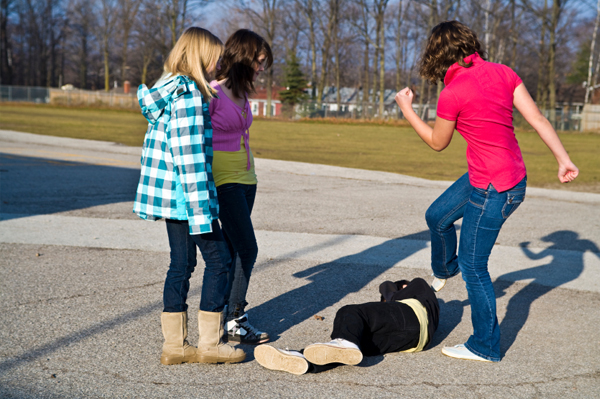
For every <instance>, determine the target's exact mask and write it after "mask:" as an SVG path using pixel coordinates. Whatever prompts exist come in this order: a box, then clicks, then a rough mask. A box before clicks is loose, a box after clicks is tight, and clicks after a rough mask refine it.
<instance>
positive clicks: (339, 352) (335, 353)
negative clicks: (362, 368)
mask: <svg viewBox="0 0 600 399" xmlns="http://www.w3.org/2000/svg"><path fill="white" fill-rule="evenodd" d="M304 356H305V357H306V360H308V361H309V362H311V363H314V364H319V365H323V364H329V363H342V364H347V365H349V366H355V365H357V364H358V363H360V362H362V359H363V354H362V352H361V351H360V350H359V349H354V348H344V347H340V346H334V345H328V344H312V345H308V346H307V347H306V348H304Z"/></svg>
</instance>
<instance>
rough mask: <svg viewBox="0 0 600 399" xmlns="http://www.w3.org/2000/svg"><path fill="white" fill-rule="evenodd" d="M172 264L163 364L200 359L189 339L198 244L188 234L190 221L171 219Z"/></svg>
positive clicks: (166, 289) (166, 292)
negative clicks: (190, 296) (189, 309)
mask: <svg viewBox="0 0 600 399" xmlns="http://www.w3.org/2000/svg"><path fill="white" fill-rule="evenodd" d="M166 225H167V234H168V236H169V245H170V248H171V264H170V265H169V271H168V272H167V277H166V279H165V287H164V291H163V305H164V309H163V313H162V314H161V317H160V321H161V326H162V333H163V337H164V339H165V341H164V343H163V352H162V355H161V357H160V362H161V363H162V364H180V363H184V362H190V363H194V362H196V361H197V360H196V354H197V353H196V348H195V347H193V346H191V345H190V344H189V343H188V342H187V304H186V300H187V295H188V291H189V289H190V277H191V276H192V272H193V271H194V268H195V266H196V245H195V244H194V242H193V240H191V239H190V235H189V234H188V229H189V226H188V223H187V222H186V221H178V220H167V221H166Z"/></svg>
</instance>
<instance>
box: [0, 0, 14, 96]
mask: <svg viewBox="0 0 600 399" xmlns="http://www.w3.org/2000/svg"><path fill="white" fill-rule="evenodd" d="M12 3H13V0H1V1H0V84H11V83H12V76H13V68H12V49H11V42H10V40H9V38H8V19H9V16H10V14H11V12H12V7H11V6H12Z"/></svg>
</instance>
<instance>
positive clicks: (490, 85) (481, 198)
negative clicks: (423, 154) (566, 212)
mask: <svg viewBox="0 0 600 399" xmlns="http://www.w3.org/2000/svg"><path fill="white" fill-rule="evenodd" d="M419 72H420V74H421V76H423V77H424V78H426V79H428V80H429V81H431V82H432V83H437V82H438V81H439V80H442V79H443V80H444V84H445V85H446V87H445V88H444V89H443V90H442V92H441V94H440V98H439V100H438V108H437V118H436V121H435V124H434V126H433V128H431V127H430V126H429V125H427V124H426V123H425V122H423V121H422V120H421V119H420V118H419V116H418V115H417V114H416V113H415V112H414V111H413V109H412V100H413V93H412V91H411V90H410V89H409V88H405V89H403V90H401V91H400V92H398V94H396V102H397V103H398V105H399V106H400V109H401V110H402V113H403V114H404V117H405V118H406V119H407V120H408V122H409V123H410V124H411V125H412V127H413V128H414V129H415V131H416V132H417V134H418V135H419V136H420V137H421V139H422V140H423V141H424V142H425V143H426V144H427V145H429V146H430V147H431V148H433V149H434V150H436V151H442V150H443V149H444V148H446V147H447V146H448V144H450V140H451V139H452V134H453V133H454V129H456V130H457V131H458V132H459V133H460V134H461V135H462V136H463V137H464V138H465V140H466V141H467V162H468V173H466V174H465V175H463V176H462V177H461V178H459V179H458V180H457V181H456V182H455V183H454V184H453V185H452V186H451V187H450V188H448V189H447V190H446V191H445V192H444V193H443V194H442V195H441V196H440V197H439V198H438V199H436V200H435V201H434V203H433V204H432V205H431V206H430V207H429V209H428V210H427V212H426V214H425V218H426V220H427V225H428V226H429V230H430V232H431V267H432V269H433V275H434V277H435V278H434V280H433V283H432V288H433V289H434V290H435V291H439V290H440V289H442V287H443V286H444V284H445V283H446V279H448V278H450V277H453V276H455V275H456V274H458V273H459V272H460V273H462V277H463V280H464V281H465V283H466V288H467V293H468V295H469V301H470V303H471V321H472V323H473V334H472V335H471V336H470V337H469V339H468V340H467V342H466V343H465V344H461V345H456V346H454V347H445V348H443V349H442V353H443V354H445V355H447V356H450V357H454V358H459V359H469V360H480V361H492V362H498V361H500V359H501V354H500V327H499V325H498V319H497V317H496V296H495V294H494V287H493V286H492V280H491V278H490V274H489V272H488V259H489V256H490V253H491V251H492V248H493V246H494V243H495V242H496V238H497V237H498V233H499V232H500V228H501V227H502V225H503V224H504V221H505V220H506V219H507V218H508V217H509V216H510V215H511V214H512V213H513V212H514V211H515V210H516V209H517V208H518V206H519V205H520V204H521V202H523V200H524V199H525V188H526V185H527V172H526V170H525V164H524V163H523V157H522V156H521V150H520V149H519V145H518V143H517V139H516V137H515V134H514V128H513V123H512V122H513V120H512V111H513V106H514V107H515V108H516V109H517V110H518V111H519V112H520V113H521V115H523V117H524V118H525V119H526V120H527V122H529V123H530V124H531V126H532V127H533V128H534V129H535V131H536V132H537V133H538V134H539V136H540V137H541V139H542V140H543V141H544V143H545V144H546V145H547V146H548V148H549V149H550V151H552V154H553V155H554V157H555V158H556V161H557V162H558V179H559V180H560V182H561V183H568V182H570V181H572V180H574V179H575V178H576V177H577V175H578V173H579V170H578V169H577V167H576V166H575V165H574V164H573V163H572V162H571V159H570V158H569V156H568V155H567V152H566V151H565V148H564V147H563V145H562V143H561V142H560V139H559V138H558V135H557V134H556V132H555V131H554V129H553V128H552V125H551V124H550V123H549V122H548V120H547V119H546V118H545V117H544V116H543V115H542V114H541V113H540V111H539V109H538V108H537V106H536V104H535V103H534V102H533V99H532V98H531V96H530V95H529V93H528V92H527V89H526V88H525V86H524V85H523V82H522V81H521V79H520V78H519V77H518V76H517V74H516V73H515V72H514V71H513V70H512V69H510V68H509V67H507V66H505V65H500V64H494V63H491V62H487V61H485V59H484V52H483V51H482V50H481V45H480V43H479V40H478V39H477V36H476V35H475V33H474V32H473V31H471V30H470V29H469V28H468V27H467V26H465V25H463V24H461V23H460V22H457V21H447V22H442V23H441V24H439V25H437V26H436V27H434V28H433V29H432V31H431V36H430V37H429V39H428V42H427V47H426V49H425V53H424V55H423V58H422V61H421V65H420V71H419ZM460 218H462V219H463V222H462V227H461V232H460V245H459V248H460V249H459V251H458V255H457V237H456V230H455V228H454V222H455V221H457V220H458V219H460Z"/></svg>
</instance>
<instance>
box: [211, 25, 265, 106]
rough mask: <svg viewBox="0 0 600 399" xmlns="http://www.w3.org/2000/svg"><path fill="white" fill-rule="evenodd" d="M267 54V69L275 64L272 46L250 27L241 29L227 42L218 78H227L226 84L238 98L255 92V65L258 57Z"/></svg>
mask: <svg viewBox="0 0 600 399" xmlns="http://www.w3.org/2000/svg"><path fill="white" fill-rule="evenodd" d="M261 55H264V56H265V69H267V68H269V67H270V66H271V65H273V54H272V53H271V46H269V43H267V41H266V40H265V39H263V38H262V36H260V35H259V34H257V33H255V32H252V31H251V30H249V29H240V30H238V31H236V32H235V33H234V34H233V35H231V36H230V37H229V39H227V42H225V52H224V53H223V57H222V58H221V69H220V70H219V71H217V80H223V79H227V82H226V83H225V86H227V88H228V89H231V92H232V93H233V95H234V96H236V97H237V98H244V95H245V94H246V93H254V91H255V89H254V82H253V79H252V78H253V77H254V73H255V70H254V66H255V65H257V64H258V57H260V56H261Z"/></svg>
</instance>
